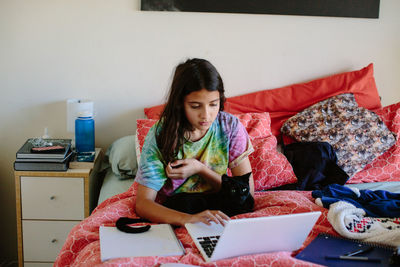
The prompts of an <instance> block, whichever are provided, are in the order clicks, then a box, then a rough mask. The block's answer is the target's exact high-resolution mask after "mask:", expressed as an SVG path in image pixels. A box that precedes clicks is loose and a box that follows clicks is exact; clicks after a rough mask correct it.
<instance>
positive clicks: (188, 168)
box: [165, 157, 254, 197]
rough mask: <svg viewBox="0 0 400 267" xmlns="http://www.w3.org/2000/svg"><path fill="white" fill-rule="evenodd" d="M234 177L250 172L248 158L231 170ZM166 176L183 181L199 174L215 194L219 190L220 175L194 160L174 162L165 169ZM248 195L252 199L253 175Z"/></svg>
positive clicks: (250, 179)
mask: <svg viewBox="0 0 400 267" xmlns="http://www.w3.org/2000/svg"><path fill="white" fill-rule="evenodd" d="M231 171H232V174H233V175H234V176H239V175H244V174H246V173H249V172H251V165H250V160H249V158H248V157H246V158H244V159H243V160H242V161H241V162H240V164H239V165H238V166H236V167H235V168H232V170H231ZM165 172H166V174H167V176H168V177H169V178H171V179H184V178H186V177H189V176H191V175H193V174H199V175H200V176H201V177H203V178H204V179H206V180H207V181H208V182H209V183H210V184H211V186H212V188H213V189H214V191H215V192H218V191H219V190H220V188H221V175H219V174H218V173H216V172H214V171H213V170H212V169H210V168H208V167H207V166H206V165H204V164H203V163H201V162H200V161H198V160H196V159H181V160H176V161H174V162H172V163H170V164H168V166H167V167H166V168H165ZM249 185H250V193H251V195H252V196H253V197H254V180H253V174H251V175H250V178H249Z"/></svg>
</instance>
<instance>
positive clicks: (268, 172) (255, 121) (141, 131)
mask: <svg viewBox="0 0 400 267" xmlns="http://www.w3.org/2000/svg"><path fill="white" fill-rule="evenodd" d="M235 116H236V117H238V118H239V120H240V121H241V123H242V124H243V125H244V126H245V128H246V130H247V132H248V134H249V137H250V140H251V142H252V145H253V147H254V152H253V153H252V154H250V156H249V160H250V163H251V166H252V172H253V179H254V188H255V190H256V191H260V190H265V189H270V188H273V187H278V186H281V185H285V184H289V183H295V182H296V181H297V178H296V176H295V174H294V172H293V169H292V166H291V165H290V163H289V162H288V161H287V159H286V157H285V156H284V155H283V154H281V153H280V152H278V151H277V149H276V145H277V141H276V138H275V136H273V135H272V133H271V127H270V125H271V120H270V117H269V114H268V113H266V112H264V113H243V114H236V115H235ZM156 121H157V120H154V119H140V120H137V130H136V136H137V142H136V144H137V147H136V155H137V156H138V162H139V158H140V153H141V151H142V147H143V144H144V140H145V137H146V135H147V133H148V131H149V130H150V128H151V127H152V126H153V124H154V123H155V122H156Z"/></svg>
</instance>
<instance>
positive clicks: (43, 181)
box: [14, 148, 103, 266]
mask: <svg viewBox="0 0 400 267" xmlns="http://www.w3.org/2000/svg"><path fill="white" fill-rule="evenodd" d="M102 156H103V155H102V150H101V149H100V148H96V157H95V160H94V164H93V167H92V168H91V167H87V168H82V169H71V168H70V169H68V170H67V171H65V172H54V171H15V172H14V175H15V188H16V202H17V203H16V204H17V205H16V206H17V233H18V235H17V238H18V262H19V266H23V265H24V266H53V262H54V261H55V259H56V257H57V255H58V253H59V252H60V250H61V247H62V246H63V244H64V242H65V240H66V237H67V236H68V234H69V232H70V231H71V229H72V228H73V227H74V226H75V225H77V224H78V223H79V222H80V221H81V220H83V219H84V218H86V217H88V216H89V214H90V212H91V211H92V210H93V209H94V207H95V206H96V202H97V199H96V196H98V194H96V191H98V190H97V184H98V180H99V179H96V178H97V174H98V172H99V169H100V165H101V159H102Z"/></svg>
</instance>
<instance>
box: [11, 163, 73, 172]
mask: <svg viewBox="0 0 400 267" xmlns="http://www.w3.org/2000/svg"><path fill="white" fill-rule="evenodd" d="M68 164H69V163H55V164H52V163H44V164H42V163H32V162H14V170H16V171H66V170H68Z"/></svg>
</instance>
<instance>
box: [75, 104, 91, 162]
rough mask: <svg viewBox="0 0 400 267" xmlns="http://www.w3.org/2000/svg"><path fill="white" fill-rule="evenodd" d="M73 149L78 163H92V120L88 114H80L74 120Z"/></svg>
mask: <svg viewBox="0 0 400 267" xmlns="http://www.w3.org/2000/svg"><path fill="white" fill-rule="evenodd" d="M75 148H76V152H77V160H78V161H93V159H94V155H95V148H94V119H93V114H92V113H90V112H86V111H84V112H81V113H79V115H78V117H77V118H76V120H75Z"/></svg>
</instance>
